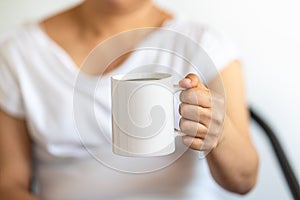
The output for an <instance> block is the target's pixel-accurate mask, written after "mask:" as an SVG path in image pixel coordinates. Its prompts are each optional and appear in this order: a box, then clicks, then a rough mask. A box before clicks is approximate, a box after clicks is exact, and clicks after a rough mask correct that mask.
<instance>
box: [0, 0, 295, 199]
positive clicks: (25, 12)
mask: <svg viewBox="0 0 300 200" xmlns="http://www.w3.org/2000/svg"><path fill="white" fill-rule="evenodd" d="M79 1H80V0H43V1H40V0H22V1H20V0H0V34H2V33H4V32H7V31H9V30H12V29H14V28H15V27H16V26H18V25H19V24H21V23H24V22H26V21H29V20H33V19H39V18H41V17H43V16H46V15H49V14H51V13H54V12H57V11H59V10H61V9H63V8H64V7H66V6H69V5H72V4H74V3H76V2H79ZM157 2H158V3H159V4H161V5H162V6H164V7H166V8H167V9H169V10H171V11H173V12H175V13H180V14H181V15H182V16H184V17H186V18H190V19H192V20H195V21H200V22H204V23H208V24H210V25H211V26H213V27H214V28H216V29H218V30H220V31H222V32H223V33H224V34H225V35H226V36H227V37H229V38H231V39H232V40H233V41H234V42H235V43H236V44H237V46H238V47H239V49H240V52H241V57H242V62H243V65H244V72H245V76H246V82H247V93H248V99H249V103H250V104H251V105H253V106H254V107H255V108H256V109H257V110H258V111H260V112H261V113H262V114H263V115H264V117H265V118H266V119H267V120H268V121H269V122H270V123H271V124H272V125H273V127H274V129H275V130H276V131H277V132H278V133H279V138H280V140H281V142H282V143H283V145H284V149H285V151H286V152H287V153H288V156H289V158H290V160H291V162H292V165H293V168H294V169H295V171H296V173H297V176H298V179H299V180H300V131H299V124H300V101H299V99H300V78H299V77H300V23H299V19H300V12H299V10H300V2H299V0H264V1H261V0H251V1H241V0H198V1H196V0H157ZM253 137H254V141H255V143H256V145H257V148H258V149H259V152H260V157H261V171H260V177H259V182H258V186H257V187H256V189H255V190H253V192H251V193H250V194H249V195H247V196H246V197H243V198H244V199H291V196H290V194H289V191H288V190H287V187H286V185H285V183H284V179H283V178H282V175H281V174H280V172H279V168H278V166H277V163H276V160H275V159H274V157H273V154H272V152H271V150H270V149H269V145H268V142H267V140H266V139H265V138H264V137H262V136H261V133H260V131H259V130H258V129H257V128H255V127H253ZM218 192H219V193H220V195H221V196H222V197H223V198H224V199H236V198H237V199H239V198H240V197H238V196H236V195H230V194H228V193H226V192H224V191H222V190H218Z"/></svg>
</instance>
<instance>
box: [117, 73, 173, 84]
mask: <svg viewBox="0 0 300 200" xmlns="http://www.w3.org/2000/svg"><path fill="white" fill-rule="evenodd" d="M170 77H172V74H168V73H162V72H141V73H128V74H117V75H114V76H112V77H111V79H112V80H116V81H123V82H127V81H130V82H132V81H135V80H131V79H146V78H149V79H151V78H153V79H157V80H136V81H138V82H141V81H159V80H163V79H167V78H170Z"/></svg>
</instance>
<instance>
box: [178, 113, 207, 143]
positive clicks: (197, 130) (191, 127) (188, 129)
mask: <svg viewBox="0 0 300 200" xmlns="http://www.w3.org/2000/svg"><path fill="white" fill-rule="evenodd" d="M179 127H180V130H181V131H182V132H183V133H184V134H186V135H189V136H192V137H198V138H201V139H204V138H205V136H206V134H207V131H208V130H207V127H205V126H204V125H203V124H200V123H197V122H194V121H190V120H187V119H184V118H181V119H180V122H179Z"/></svg>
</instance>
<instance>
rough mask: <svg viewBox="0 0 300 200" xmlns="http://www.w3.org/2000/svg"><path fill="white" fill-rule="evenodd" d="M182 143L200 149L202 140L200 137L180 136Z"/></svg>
mask: <svg viewBox="0 0 300 200" xmlns="http://www.w3.org/2000/svg"><path fill="white" fill-rule="evenodd" d="M182 141H183V144H185V145H186V146H188V147H189V148H191V149H194V150H201V149H202V145H203V140H202V139H200V138H194V137H191V136H182Z"/></svg>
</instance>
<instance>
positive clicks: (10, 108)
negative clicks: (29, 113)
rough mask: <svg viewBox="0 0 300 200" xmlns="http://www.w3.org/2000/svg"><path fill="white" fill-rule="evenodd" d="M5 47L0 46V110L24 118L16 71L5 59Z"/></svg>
mask: <svg viewBox="0 0 300 200" xmlns="http://www.w3.org/2000/svg"><path fill="white" fill-rule="evenodd" d="M4 52H5V47H3V46H1V45H0V108H1V109H2V110H3V111H5V112H6V113H8V114H10V115H12V116H14V117H18V118H23V117H24V106H23V102H22V96H21V91H20V87H19V84H18V79H17V74H16V71H15V70H14V69H13V66H11V65H10V64H9V62H8V60H7V58H5V54H4Z"/></svg>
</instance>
